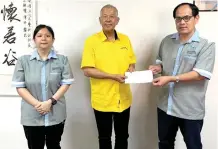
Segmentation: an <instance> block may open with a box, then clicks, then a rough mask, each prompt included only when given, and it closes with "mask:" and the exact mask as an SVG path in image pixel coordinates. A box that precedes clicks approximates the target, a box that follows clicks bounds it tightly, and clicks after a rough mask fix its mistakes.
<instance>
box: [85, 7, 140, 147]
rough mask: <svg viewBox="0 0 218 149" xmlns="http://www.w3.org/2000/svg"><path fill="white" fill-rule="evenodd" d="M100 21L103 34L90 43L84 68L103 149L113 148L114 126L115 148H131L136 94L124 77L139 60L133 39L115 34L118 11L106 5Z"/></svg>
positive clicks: (93, 36)
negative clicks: (133, 106)
mask: <svg viewBox="0 0 218 149" xmlns="http://www.w3.org/2000/svg"><path fill="white" fill-rule="evenodd" d="M99 20H100V23H101V25H102V31H101V32H99V33H96V34H94V35H92V36H90V37H89V38H88V39H87V40H86V42H85V47H84V51H83V56H82V64H81V68H82V70H83V71H84V74H85V76H87V77H90V82H91V103H92V107H93V109H94V114H95V118H96V123H97V128H98V134H99V149H112V144H111V135H112V125H113V123H114V130H115V136H116V139H115V149H127V148H128V137H129V134H128V125H129V115H130V106H131V103H132V93H131V90H130V86H129V85H128V84H125V83H124V81H125V76H124V74H125V72H126V71H130V72H132V71H134V70H135V63H136V58H135V55H134V53H133V49H132V46H131V43H130V40H129V38H128V37H127V36H126V35H124V34H121V33H118V32H116V31H115V26H116V25H117V24H118V22H119V17H118V10H117V8H116V7H114V6H112V5H105V6H104V7H103V8H102V9H101V13H100V17H99Z"/></svg>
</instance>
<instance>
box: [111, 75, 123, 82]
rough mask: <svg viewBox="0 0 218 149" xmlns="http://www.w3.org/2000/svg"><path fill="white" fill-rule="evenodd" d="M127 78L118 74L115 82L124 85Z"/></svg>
mask: <svg viewBox="0 0 218 149" xmlns="http://www.w3.org/2000/svg"><path fill="white" fill-rule="evenodd" d="M125 78H126V77H125V76H124V75H119V74H116V75H114V77H113V80H115V81H118V82H120V83H124V82H125Z"/></svg>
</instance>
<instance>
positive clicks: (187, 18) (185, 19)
mask: <svg viewBox="0 0 218 149" xmlns="http://www.w3.org/2000/svg"><path fill="white" fill-rule="evenodd" d="M192 17H193V16H184V17H175V21H176V22H177V23H179V22H181V21H182V20H184V21H185V22H188V21H189V20H190V19H191V18H192Z"/></svg>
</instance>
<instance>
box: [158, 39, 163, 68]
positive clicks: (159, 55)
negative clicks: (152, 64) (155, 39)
mask: <svg viewBox="0 0 218 149" xmlns="http://www.w3.org/2000/svg"><path fill="white" fill-rule="evenodd" d="M163 41H164V40H162V42H161V44H160V47H159V51H158V55H157V58H156V64H162V47H163Z"/></svg>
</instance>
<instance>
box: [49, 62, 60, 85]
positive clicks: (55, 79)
mask: <svg viewBox="0 0 218 149" xmlns="http://www.w3.org/2000/svg"><path fill="white" fill-rule="evenodd" d="M61 75H62V71H61V67H57V66H56V67H51V71H50V73H49V82H50V84H52V85H57V86H59V85H60V82H61Z"/></svg>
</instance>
